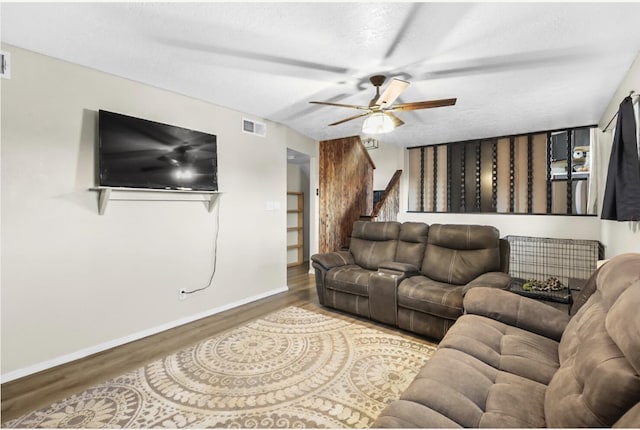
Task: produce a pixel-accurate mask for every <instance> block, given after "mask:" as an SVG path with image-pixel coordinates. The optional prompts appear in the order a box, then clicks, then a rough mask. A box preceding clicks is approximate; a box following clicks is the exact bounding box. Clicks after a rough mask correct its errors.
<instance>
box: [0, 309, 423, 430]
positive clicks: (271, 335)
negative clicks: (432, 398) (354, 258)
mask: <svg viewBox="0 0 640 430" xmlns="http://www.w3.org/2000/svg"><path fill="white" fill-rule="evenodd" d="M434 351H435V348H434V347H433V346H432V345H430V344H429V343H427V342H426V341H425V342H424V343H421V342H418V341H412V340H408V339H405V338H402V337H400V336H396V335H390V334H387V333H383V332H381V331H378V330H374V329H371V328H368V327H365V326H363V325H361V324H358V323H357V322H350V321H345V320H343V319H337V318H333V317H330V316H327V315H323V314H320V313H316V312H311V311H307V310H304V309H301V308H297V307H289V308H285V309H283V310H280V311H278V312H275V313H273V314H270V315H268V316H266V317H264V318H262V319H259V320H256V321H253V322H250V323H248V324H247V325H244V326H241V327H239V328H235V329H232V330H230V331H227V332H225V333H222V334H220V335H217V336H215V337H212V338H209V339H207V340H205V341H203V342H201V343H199V344H197V345H195V346H193V347H190V348H187V349H184V350H181V351H179V352H177V353H175V354H173V355H170V356H167V357H165V358H163V359H160V360H157V361H155V362H152V363H150V364H148V365H146V366H144V367H141V368H139V369H136V370H133V371H131V372H129V373H126V374H124V375H122V376H119V377H117V378H114V379H112V380H110V381H107V382H105V383H103V384H100V385H97V386H95V387H93V388H90V389H88V390H86V391H84V392H82V393H79V394H76V395H73V396H71V397H69V398H67V399H65V400H62V401H60V402H57V403H54V404H53V405H51V406H49V407H47V408H44V409H41V410H38V411H35V412H32V413H30V414H27V415H25V416H22V417H20V418H17V419H15V420H12V421H9V422H7V423H4V425H3V426H4V427H22V428H24V427H29V428H33V427H48V428H52V427H65V428H70V427H78V428H98V427H106V428H121V427H129V428H157V427H169V428H178V427H199V428H202V427H240V428H252V427H260V428H291V427H295V428H301V427H310V428H321V427H328V428H349V427H351V428H365V427H369V426H370V425H371V423H372V422H373V420H375V418H376V417H377V416H378V414H379V413H380V412H381V411H382V409H383V408H384V407H385V405H386V404H387V403H389V402H390V401H391V400H395V399H397V398H398V397H399V395H400V393H401V392H402V391H403V390H404V389H405V388H406V387H407V386H408V385H409V383H410V382H411V381H412V380H413V378H414V376H415V375H416V374H417V372H418V370H419V369H420V368H421V367H422V365H423V364H424V363H425V362H426V361H427V360H428V359H429V357H430V356H431V354H432V353H433V352H434Z"/></svg>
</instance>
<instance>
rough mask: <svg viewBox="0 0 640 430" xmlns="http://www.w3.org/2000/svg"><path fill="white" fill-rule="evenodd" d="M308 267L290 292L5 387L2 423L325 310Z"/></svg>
mask: <svg viewBox="0 0 640 430" xmlns="http://www.w3.org/2000/svg"><path fill="white" fill-rule="evenodd" d="M308 268H309V265H308V263H306V264H303V265H301V266H295V267H291V268H288V269H287V285H288V286H289V291H287V292H284V293H281V294H277V295H274V296H271V297H268V298H266V299H262V300H259V301H256V302H253V303H248V304H246V305H243V306H240V307H238V308H235V309H231V310H228V311H225V312H221V313H219V314H216V315H213V316H210V317H207V318H203V319H201V320H198V321H194V322H192V323H189V324H185V325H183V326H180V327H176V328H173V329H171V330H167V331H165V332H162V333H158V334H156V335H153V336H149V337H146V338H144V339H140V340H137V341H135V342H131V343H128V344H126V345H122V346H119V347H116V348H112V349H110V350H107V351H103V352H100V353H97V354H94V355H91V356H89V357H85V358H83V359H81V360H77V361H74V362H71V363H67V364H63V365H61V366H57V367H55V368H52V369H48V370H45V371H42V372H39V373H36V374H33V375H29V376H26V377H24V378H20V379H17V380H14V381H10V382H7V383H5V384H2V422H5V421H8V420H11V419H13V418H17V417H19V416H21V415H23V414H25V413H27V412H30V411H33V410H35V409H39V408H42V407H45V406H48V405H50V404H51V403H53V402H55V401H57V400H61V399H64V398H66V397H68V396H69V395H71V394H73V393H77V392H79V391H82V390H85V389H87V388H89V387H91V386H93V385H96V384H98V383H100V382H104V381H107V380H109V379H111V378H114V377H116V376H118V375H121V374H123V373H126V372H128V371H129V370H133V369H136V368H138V367H140V366H144V365H145V364H147V363H149V362H151V361H154V360H157V359H158V358H161V357H164V356H166V355H168V354H171V353H173V352H175V351H178V350H180V349H182V348H186V347H188V346H191V345H193V344H195V343H197V342H199V341H201V340H203V339H205V338H207V337H209V336H212V335H215V334H216V333H219V332H222V331H225V330H228V329H230V328H233V327H236V326H238V325H242V324H244V323H246V322H247V321H250V320H253V319H257V318H260V317H262V316H264V315H266V314H269V313H271V312H275V311H277V310H279V309H282V308H285V307H287V306H302V307H310V308H319V305H318V299H317V295H316V291H315V283H314V278H313V275H312V274H310V273H309V272H308V270H309V269H308Z"/></svg>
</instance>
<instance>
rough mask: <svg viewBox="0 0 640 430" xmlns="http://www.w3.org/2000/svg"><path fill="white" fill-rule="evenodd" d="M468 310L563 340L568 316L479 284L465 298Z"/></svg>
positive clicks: (527, 299) (524, 298)
mask: <svg viewBox="0 0 640 430" xmlns="http://www.w3.org/2000/svg"><path fill="white" fill-rule="evenodd" d="M464 309H465V312H466V313H469V314H475V315H481V316H485V317H488V318H491V319H494V320H496V321H500V322H503V323H505V324H509V325H511V326H514V327H518V328H521V329H524V330H527V331H530V332H533V333H537V334H539V335H541V336H545V337H548V338H551V339H554V340H556V341H560V338H561V337H562V333H563V332H564V329H565V327H566V326H567V323H568V322H569V315H567V314H566V313H565V312H562V311H560V310H558V309H555V308H553V307H551V306H547V305H545V304H544V303H540V302H538V301H536V300H534V299H530V298H528V297H523V296H520V295H518V294H516V293H512V292H511V291H504V290H498V289H495V288H487V287H477V288H472V289H471V290H469V292H468V293H467V295H466V296H465V297H464Z"/></svg>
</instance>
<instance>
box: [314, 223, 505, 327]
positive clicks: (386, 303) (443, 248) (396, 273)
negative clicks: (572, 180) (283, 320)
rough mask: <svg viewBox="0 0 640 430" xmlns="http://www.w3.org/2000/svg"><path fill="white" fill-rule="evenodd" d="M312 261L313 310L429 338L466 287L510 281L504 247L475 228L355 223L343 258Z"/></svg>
mask: <svg viewBox="0 0 640 430" xmlns="http://www.w3.org/2000/svg"><path fill="white" fill-rule="evenodd" d="M311 260H312V265H313V267H314V269H315V275H316V288H317V290H318V298H319V301H320V304H322V305H324V306H328V307H332V308H335V309H339V310H342V311H346V312H349V313H352V314H356V315H359V316H362V317H365V318H369V319H372V320H375V321H378V322H382V323H385V324H390V325H393V326H397V327H399V328H402V329H405V330H408V331H411V332H414V333H418V334H422V335H426V336H429V337H431V338H435V339H441V338H442V337H443V336H444V334H445V333H446V332H447V330H448V329H449V328H450V327H451V325H452V324H453V323H454V322H455V321H456V319H458V317H460V316H461V315H462V314H463V297H464V296H465V294H467V293H468V292H469V291H470V290H471V289H472V288H474V287H480V286H483V287H492V288H499V289H505V288H507V287H508V285H509V282H510V279H511V278H510V277H509V275H507V272H508V262H509V247H508V242H507V241H506V240H501V239H500V233H499V232H498V230H497V229H496V228H495V227H491V226H481V225H453V224H450V225H447V224H433V225H431V226H429V225H427V224H425V223H417V222H405V223H399V222H368V221H356V222H355V223H354V227H353V233H352V235H351V243H350V245H349V250H348V251H337V252H332V253H326V254H316V255H313V256H312V257H311Z"/></svg>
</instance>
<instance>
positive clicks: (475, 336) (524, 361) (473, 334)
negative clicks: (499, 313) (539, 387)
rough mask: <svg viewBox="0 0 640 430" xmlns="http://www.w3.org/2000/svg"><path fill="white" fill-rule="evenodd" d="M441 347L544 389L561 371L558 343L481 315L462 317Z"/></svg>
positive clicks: (441, 343)
mask: <svg viewBox="0 0 640 430" xmlns="http://www.w3.org/2000/svg"><path fill="white" fill-rule="evenodd" d="M438 347H439V348H452V349H456V350H458V351H462V352H464V353H466V354H469V355H471V356H473V357H476V358H477V359H479V360H481V361H482V362H484V363H487V364H488V365H490V366H492V367H494V368H496V369H498V370H503V371H505V372H509V373H513V374H514V375H518V376H522V377H524V378H527V379H531V380H533V381H536V382H540V383H542V384H545V385H546V384H548V383H549V381H551V378H553V375H554V374H555V373H556V371H557V370H558V367H560V362H559V360H558V342H556V341H554V340H552V339H549V338H547V337H544V336H540V335H538V334H535V333H531V332H529V331H526V330H523V329H520V328H517V327H513V326H510V325H507V324H504V323H502V322H499V321H496V320H494V319H491V318H487V317H483V316H480V315H470V314H468V315H463V316H462V317H460V318H459V319H458V321H456V323H455V324H454V325H453V327H451V328H450V329H449V331H448V332H447V336H445V338H444V339H443V340H442V342H440V344H439V346H438Z"/></svg>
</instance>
